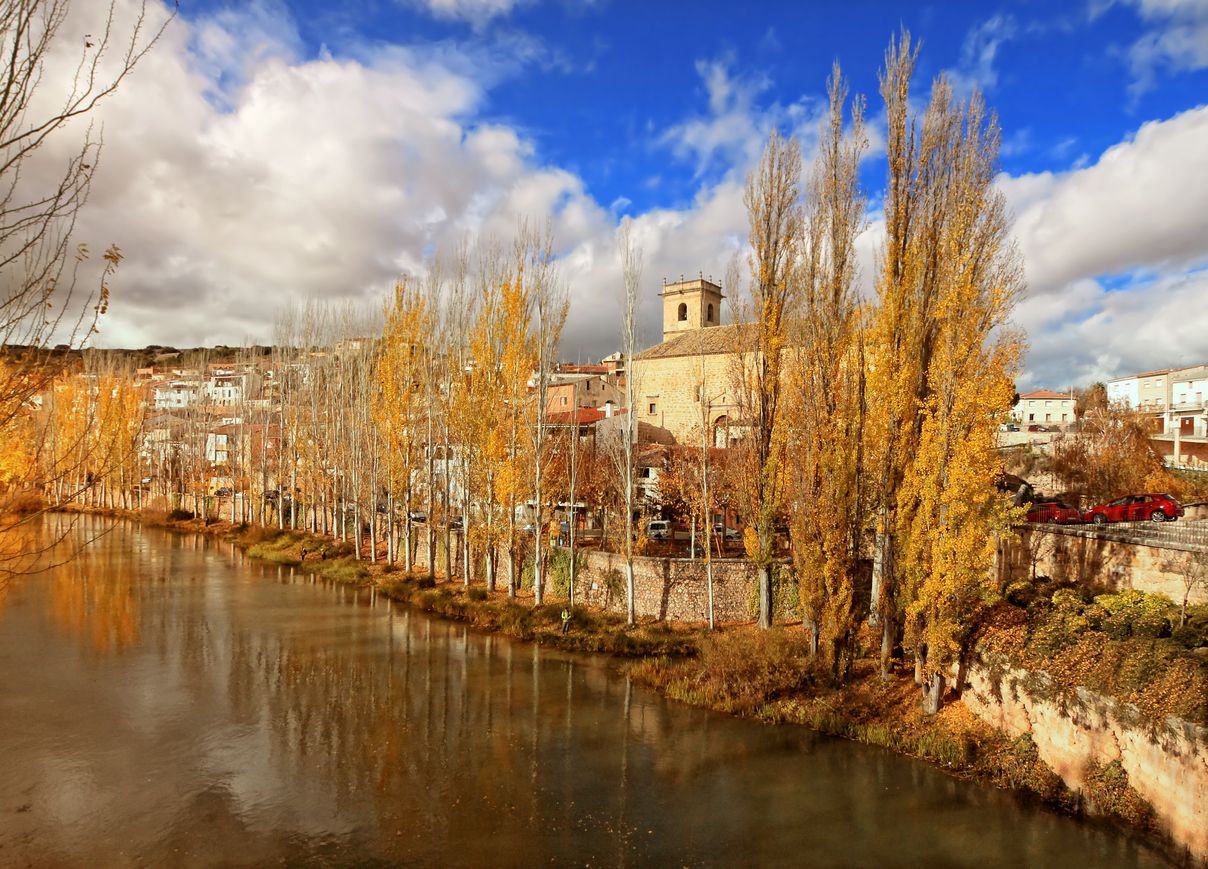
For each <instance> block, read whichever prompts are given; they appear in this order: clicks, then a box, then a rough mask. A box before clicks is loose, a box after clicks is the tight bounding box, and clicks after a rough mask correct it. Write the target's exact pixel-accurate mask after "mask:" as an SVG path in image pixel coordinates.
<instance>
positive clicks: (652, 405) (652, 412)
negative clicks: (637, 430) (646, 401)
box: [650, 401, 655, 416]
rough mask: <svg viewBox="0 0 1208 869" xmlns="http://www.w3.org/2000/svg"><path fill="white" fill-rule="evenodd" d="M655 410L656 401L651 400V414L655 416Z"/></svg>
mask: <svg viewBox="0 0 1208 869" xmlns="http://www.w3.org/2000/svg"><path fill="white" fill-rule="evenodd" d="M654 411H655V407H654V402H653V401H652V402H650V415H651V416H654Z"/></svg>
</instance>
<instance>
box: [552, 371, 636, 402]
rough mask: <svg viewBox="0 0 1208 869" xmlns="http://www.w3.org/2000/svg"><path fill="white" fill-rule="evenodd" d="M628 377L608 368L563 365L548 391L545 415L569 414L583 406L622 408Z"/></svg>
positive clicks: (555, 374) (556, 373)
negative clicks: (626, 378)
mask: <svg viewBox="0 0 1208 869" xmlns="http://www.w3.org/2000/svg"><path fill="white" fill-rule="evenodd" d="M624 386H625V378H624V376H623V375H618V374H617V373H616V372H615V371H610V370H609V369H608V368H607V367H606V366H604V365H599V366H595V365H562V366H559V370H558V371H557V372H555V373H554V376H553V378H552V382H551V383H550V385H549V386H548V387H547V388H546V399H545V412H546V413H547V414H551V413H569V412H570V411H571V410H575V409H578V408H581V407H604V406H605V405H606V404H612V405H615V406H619V405H620V404H621V403H622V400H623V393H624Z"/></svg>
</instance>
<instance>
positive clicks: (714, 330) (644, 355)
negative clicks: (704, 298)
mask: <svg viewBox="0 0 1208 869" xmlns="http://www.w3.org/2000/svg"><path fill="white" fill-rule="evenodd" d="M755 343H756V333H755V326H754V325H753V324H750V323H732V324H730V325H729V326H706V327H705V328H703V329H692V330H690V331H687V332H680V333H679V334H677V335H672V336H671V337H670V338H668V339H667V340H666V341H664V342H662V343H661V344H655V345H654V346H653V347H650V348H648V349H646V350H643V351H642V352H641V353H639V354H638V355H637V356H635V357H634V361H635V362H641V361H643V360H646V359H670V358H672V357H675V356H697V355H701V354H704V355H705V356H714V355H717V354H719V353H735V352H738V351H742V352H744V353H745V352H749V351H751V350H753V349H755Z"/></svg>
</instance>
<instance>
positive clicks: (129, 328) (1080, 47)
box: [86, 0, 1208, 387]
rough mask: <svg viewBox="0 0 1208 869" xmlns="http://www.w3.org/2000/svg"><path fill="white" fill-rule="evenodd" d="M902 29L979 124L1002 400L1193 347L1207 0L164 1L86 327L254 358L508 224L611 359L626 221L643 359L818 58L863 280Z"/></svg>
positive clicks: (1201, 250) (871, 253) (807, 122)
mask: <svg viewBox="0 0 1208 869" xmlns="http://www.w3.org/2000/svg"><path fill="white" fill-rule="evenodd" d="M901 27H906V28H908V29H909V30H910V31H911V32H912V34H913V35H914V36H915V38H916V39H919V40H921V42H922V53H921V56H920V64H919V67H918V70H917V73H916V79H915V82H916V87H915V91H916V93H917V94H919V95H920V98H921V96H922V95H924V94H925V93H926V88H927V87H928V86H929V83H930V81H931V80H932V79H933V78H934V77H935V76H936V75H939V74H941V73H943V74H947V75H948V76H950V77H951V78H952V79H953V81H954V82H955V83H956V85H957V88H958V91H960V92H963V93H967V92H969V90H971V89H972V88H973V87H979V88H981V89H982V90H983V91H984V92H985V94H986V97H987V100H988V102H989V103H990V105H991V106H992V107H993V108H994V109H995V110H997V112H998V114H999V117H1000V120H1001V123H1002V128H1003V151H1002V176H1001V179H1000V182H1001V186H1002V189H1003V190H1004V192H1005V194H1006V196H1007V199H1008V202H1009V203H1010V205H1011V206H1012V209H1013V211H1014V213H1015V214H1016V215H1017V218H1018V220H1017V226H1016V229H1017V232H1016V235H1017V238H1018V242H1019V245H1020V248H1021V251H1022V252H1023V254H1024V258H1025V262H1026V268H1027V271H1028V277H1029V283H1030V285H1031V293H1030V295H1029V298H1028V299H1027V300H1026V301H1025V302H1024V303H1023V304H1021V305H1020V308H1019V310H1018V313H1017V317H1016V320H1017V322H1018V324H1019V325H1020V326H1021V327H1022V328H1024V329H1025V330H1026V331H1027V332H1028V334H1029V336H1030V343H1031V350H1030V352H1029V355H1028V358H1027V361H1026V370H1025V373H1024V375H1023V377H1022V378H1021V384H1023V385H1034V386H1041V385H1043V386H1052V387H1060V386H1065V385H1069V384H1070V383H1080V382H1087V381H1089V380H1092V379H1096V378H1101V377H1108V376H1112V375H1116V374H1124V373H1128V372H1129V371H1131V370H1134V369H1136V370H1139V369H1143V368H1152V367H1161V366H1165V365H1173V364H1182V363H1191V362H1201V361H1204V360H1205V359H1206V358H1208V301H1206V300H1208V275H1206V274H1205V265H1206V264H1208V181H1206V180H1205V179H1208V107H1206V106H1205V101H1206V100H1208V0H1121V2H1114V3H1113V2H1110V0H1089V2H1073V3H1065V4H1054V3H1045V2H1015V3H1002V4H990V3H955V2H953V3H937V4H931V5H921V4H890V3H871V2H848V3H788V2H765V3H755V2H748V3H743V4H734V3H713V2H697V3H692V4H687V3H672V2H665V3H664V2H640V3H639V2H632V3H630V2H620V0H595V2H572V0H354V2H346V3H340V4H331V3H325V2H313V0H310V2H303V0H297V2H292V3H286V2H267V0H264V2H251V3H237V4H232V3H223V2H209V0H207V2H189V0H183V2H182V7H181V15H180V18H179V20H178V21H176V22H174V24H173V25H172V26H171V28H170V31H169V33H168V34H166V38H165V39H164V41H163V43H162V44H161V45H160V46H159V47H158V48H157V51H156V53H155V55H154V56H153V57H151V58H150V59H149V60H148V62H147V63H146V64H145V65H144V68H141V69H140V70H139V72H138V73H137V75H136V77H135V78H134V79H132V80H131V81H130V82H129V83H128V85H127V86H125V87H124V89H123V92H122V93H121V94H120V95H119V97H118V98H115V100H114V101H113V104H112V105H111V106H108V107H106V111H107V112H109V113H111V114H112V115H113V116H114V118H115V123H123V124H124V125H125V126H124V127H123V129H132V132H135V133H137V135H135V136H131V137H130V138H131V140H133V141H132V142H130V143H127V142H121V143H118V144H116V145H114V144H112V143H111V142H107V148H108V149H109V150H108V151H107V153H106V162H107V166H106V167H105V168H106V174H105V175H104V176H103V177H101V178H99V179H98V182H97V184H98V191H97V195H96V196H94V206H93V207H94V209H95V213H94V214H93V216H92V217H91V219H90V220H91V223H89V222H88V221H86V227H87V226H89V225H90V226H92V227H95V228H96V230H97V231H98V232H109V233H110V234H113V233H114V232H116V233H117V234H118V235H120V236H122V237H121V238H119V239H118V241H119V242H124V244H123V247H124V249H126V250H127V252H128V256H129V257H130V259H129V260H128V262H127V267H126V268H124V269H123V275H122V277H121V278H120V279H119V281H118V284H119V287H118V298H117V300H116V303H115V305H114V310H115V314H114V316H113V319H112V321H111V322H109V323H107V324H106V329H105V332H104V333H103V340H104V341H106V342H108V343H113V344H143V343H151V342H155V343H177V344H197V343H204V342H212V341H220V340H221V341H227V342H232V341H239V340H243V339H244V338H249V339H254V340H264V339H267V338H268V337H270V332H271V323H272V321H273V319H274V317H275V316H276V312H277V311H278V310H280V308H281V307H282V305H284V304H287V303H289V302H290V301H297V300H305V299H316V298H318V299H328V300H340V299H349V300H363V299H373V298H375V297H376V296H377V295H378V294H380V293H381V292H382V291H383V289H384V288H385V287H386V286H388V285H389V283H390V282H391V281H392V280H393V279H394V277H395V276H397V274H399V273H400V272H422V271H423V270H424V268H425V265H424V257H425V255H426V254H427V253H430V252H431V251H433V250H438V249H447V248H448V247H450V246H451V245H452V244H454V243H455V242H456V239H458V238H461V237H465V236H466V235H473V234H490V235H494V236H506V235H507V233H508V232H509V231H510V230H509V227H512V226H514V225H515V221H516V219H517V218H519V217H529V218H532V219H538V220H542V219H547V218H548V219H549V220H551V221H552V223H553V225H554V228H555V232H556V237H557V241H558V250H559V254H560V265H561V269H562V273H563V276H564V277H565V279H566V280H567V282H568V284H569V286H570V288H571V293H572V299H573V300H574V305H575V309H574V312H572V316H571V320H570V322H569V323H568V327H567V336H566V341H565V342H564V347H565V350H566V354H567V355H568V356H570V357H572V358H575V357H577V358H591V357H593V356H599V355H603V354H605V353H607V352H610V351H611V350H612V349H614V348H615V345H616V333H617V328H616V325H615V316H614V315H615V310H616V295H617V291H616V284H617V283H618V277H617V269H616V257H615V233H616V230H617V226H618V223H619V221H620V220H621V219H622V218H624V217H628V218H630V219H632V221H633V223H634V227H635V234H636V237H637V238H638V240H639V242H641V243H642V244H643V250H644V255H645V262H646V269H645V272H644V281H645V285H648V286H649V293H648V294H647V297H646V298H645V299H644V301H643V308H642V313H643V318H644V322H643V326H644V332H645V333H646V336H647V339H648V341H654V340H657V335H658V331H659V323H658V313H657V304H656V302H657V299H656V298H655V293H656V292H657V286H658V283H659V282H660V281H661V279H662V278H663V277H676V276H678V275H679V274H681V273H693V272H695V271H697V270H701V271H704V272H709V273H715V274H721V272H722V270H723V269H724V267H725V263H726V261H728V259H729V258H730V257H731V256H732V255H733V254H734V253H736V252H739V253H741V246H742V244H743V237H744V235H745V215H744V214H743V213H742V209H741V185H742V180H743V178H744V177H745V174H746V172H747V171H748V169H749V167H750V165H751V163H752V161H753V160H754V159H755V158H756V156H757V155H758V152H759V148H760V146H761V145H762V143H763V141H764V140H765V139H766V136H767V134H768V132H769V131H770V130H771V129H772V128H773V127H776V128H779V129H781V130H782V131H786V132H792V133H796V134H798V135H799V136H800V138H801V140H802V145H803V149H804V151H805V153H806V157H807V159H808V158H809V154H810V150H811V145H810V138H811V135H812V131H813V130H814V128H815V124H816V121H817V117H818V113H819V111H820V110H821V108H822V99H823V96H824V87H825V81H826V77H827V75H828V73H829V72H830V66H831V63H832V62H833V61H834V60H838V61H839V62H840V63H841V64H842V66H843V68H844V71H845V73H846V74H847V75H848V76H849V78H850V81H851V85H852V89H853V91H855V92H858V93H863V94H865V95H866V96H867V99H868V115H869V118H870V120H871V122H872V130H871V133H872V142H873V149H872V152H871V153H870V156H869V159H868V160H867V161H866V164H865V182H866V186H867V189H868V192H869V195H870V199H871V208H870V216H871V218H872V222H871V224H870V228H869V230H868V231H867V233H866V234H865V237H864V238H863V241H862V257H863V261H864V262H865V269H864V271H865V275H864V278H865V283H866V284H867V283H868V282H870V281H871V274H872V272H873V270H874V269H875V259H876V251H877V244H878V228H877V226H876V219H877V211H878V203H879V196H880V186H881V178H882V174H883V170H882V165H881V155H880V154H879V153H877V147H876V146H877V141H878V131H879V118H880V115H881V103H880V98H879V96H878V94H877V91H876V88H877V72H878V69H879V67H880V64H881V61H882V56H883V53H884V50H885V46H886V44H887V42H888V40H889V38H890V36H891V35H893V34H894V33H896V32H897V31H898V30H899V28H901ZM135 142H136V143H137V145H136V144H135ZM114 152H116V153H114ZM149 203H150V204H149ZM123 286H124V287H125V291H126V299H125V301H126V302H127V305H126V306H125V307H124V308H123V305H122V301H123V299H122V292H123V289H122V287H123ZM182 299H188V300H190V302H191V303H192V304H190V305H188V306H183V307H182V304H181V301H182Z"/></svg>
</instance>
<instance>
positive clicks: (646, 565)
mask: <svg viewBox="0 0 1208 869" xmlns="http://www.w3.org/2000/svg"><path fill="white" fill-rule="evenodd" d="M457 538H458V535H456V534H455V535H454V543H453V547H452V550H453V553H454V557H453V561H454V572H455V573H456V572H458V571H460V570H461V559H460V557H458V554H457V553H458V552H459V550H460V540H459V539H457ZM436 550H437V570H438V572H441V573H443V572H444V548H443V545H442V544H441V541H440V540H439V539H438V540H437V543H436ZM560 551H561V552H565V551H566V550H560ZM415 560H416V563H418V564H427V561H428V546H427V540H426V539H425V537H424V536H423V535H421V536H420V539H419V540H418V541H417V545H416V549H415ZM498 569H499V577H500V583H501V584H502V583H506V581H507V580H506V577H507V575H508V570H509V558H508V554H507V553H506V552H503V551H501V552H500V553H499V568H498ZM526 570H527V571H530V572H531V565H528V566H527V567H524V568H522V570H521V575H522V576H524V574H525V572H526ZM757 579H758V568H756V567H755V566H754V565H753V564H752V563H751V562H750V561H748V560H747V559H745V558H715V559H714V560H713V617H714V619H715V620H716V621H719V622H727V623H732V622H748V621H752V620H754V619H755V617H756V615H757V612H758V600H759V598H758V589H757V587H756V580H757ZM524 581H525V582H526V583H528V582H531V577H528V576H525V578H524ZM633 583H634V608H635V610H636V612H637V616H638V618H654V619H658V620H660V621H674V622H705V621H708V619H709V579H708V573H707V569H706V565H705V562H704V560H703V559H699V558H666V557H659V556H649V555H635V556H634V558H633ZM560 585H561V588H562V589H563V591H562V592H561V593H560V592H559V590H558V588H557V587H558V586H559V582H558V581H557V578H556V577H554V576H553V575H552V570H551V576H550V577H549V580H548V581H547V583H546V597H547V599H549V600H564V599H566V593H565V588H566V585H567V581H566V579H565V578H562V580H561V583H560ZM575 603H576V604H582V605H584V606H590V607H594V608H596V609H600V610H605V611H607V612H613V613H622V614H623V613H625V611H626V580H625V556H624V555H621V554H619V553H615V552H605V551H602V550H598V549H580V550H578V552H577V554H576V568H575ZM792 609H793V608H792V606H791V604H790V603H789V602H781V604H780V606H779V607H778V610H779V611H778V617H780V618H784V619H790V620H791V619H796V618H798V616H797V614H796V613H794V612H793V611H792Z"/></svg>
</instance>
